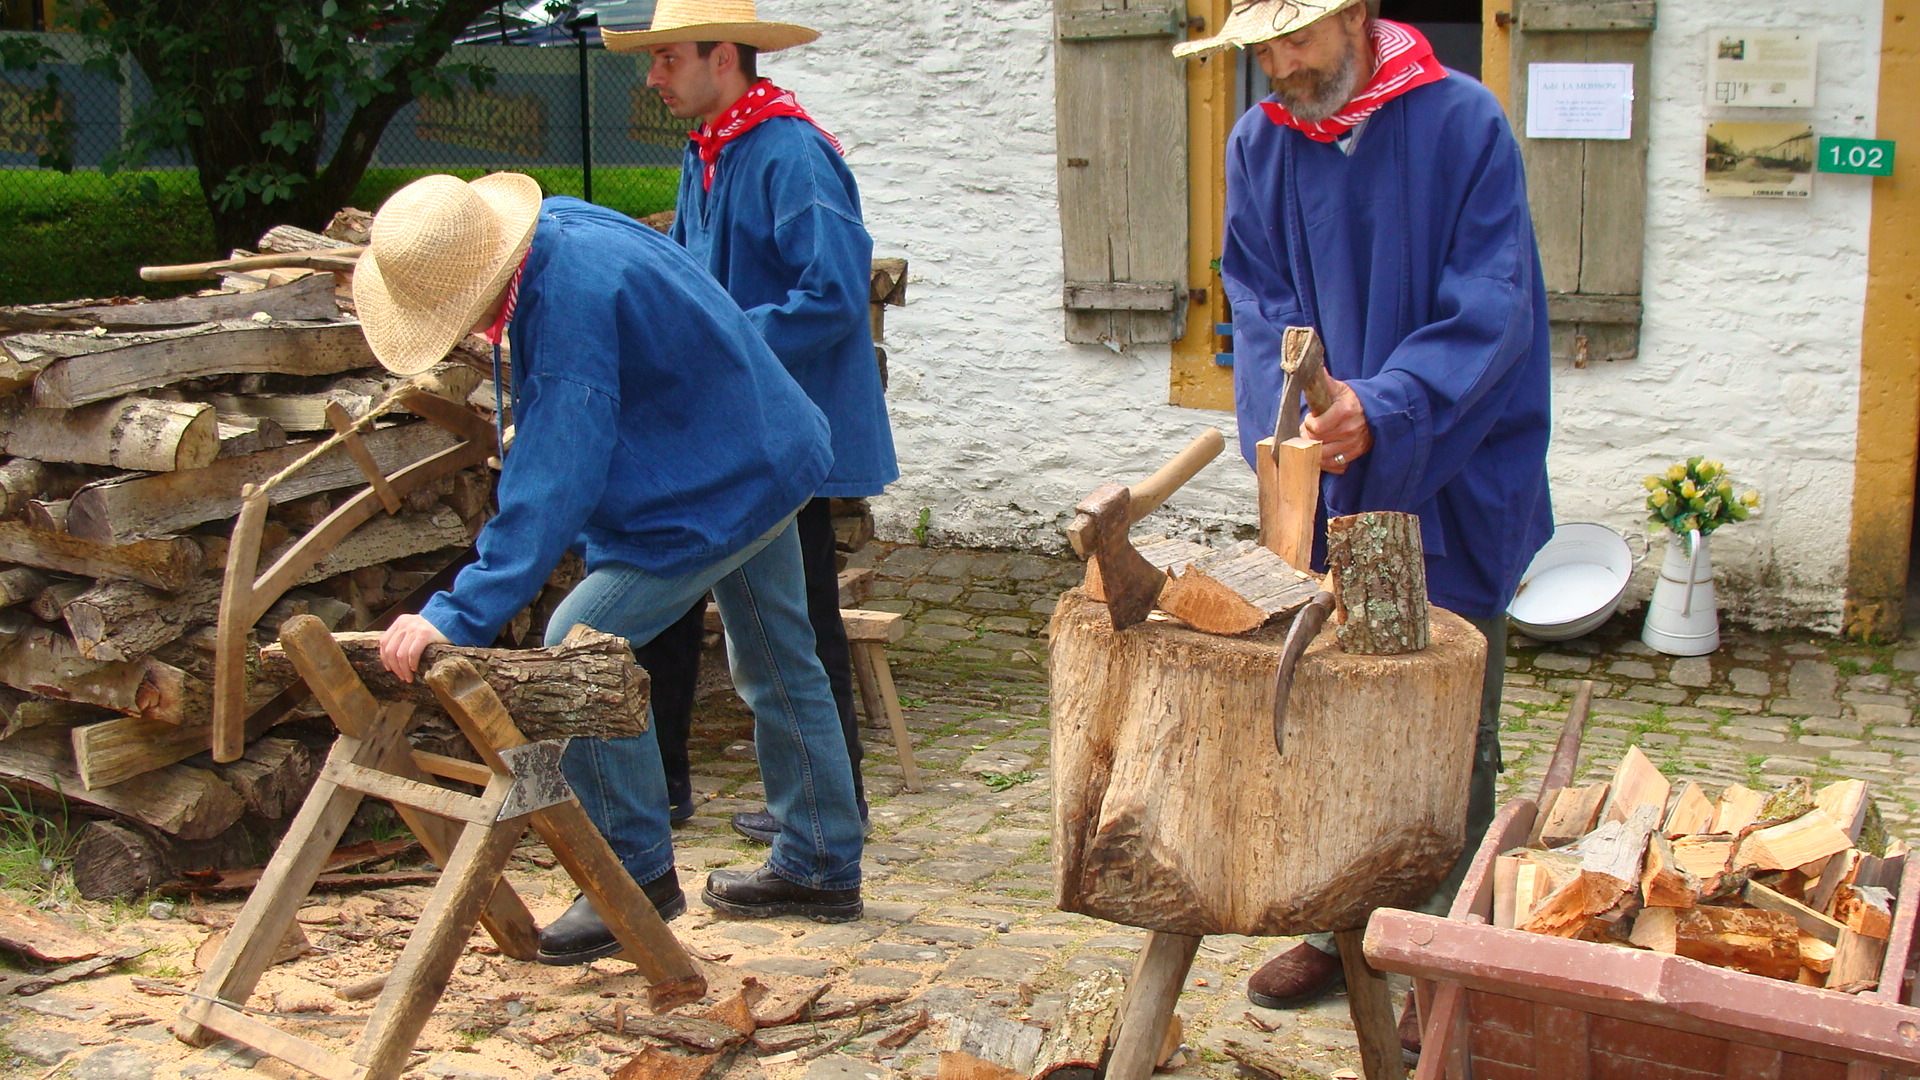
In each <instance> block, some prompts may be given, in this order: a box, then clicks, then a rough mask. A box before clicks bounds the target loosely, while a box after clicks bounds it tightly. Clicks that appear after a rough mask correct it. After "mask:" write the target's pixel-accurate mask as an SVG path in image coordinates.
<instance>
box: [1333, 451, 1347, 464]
mask: <svg viewBox="0 0 1920 1080" xmlns="http://www.w3.org/2000/svg"><path fill="white" fill-rule="evenodd" d="M1333 463H1334V464H1335V465H1345V464H1346V463H1347V455H1345V454H1335V455H1333Z"/></svg>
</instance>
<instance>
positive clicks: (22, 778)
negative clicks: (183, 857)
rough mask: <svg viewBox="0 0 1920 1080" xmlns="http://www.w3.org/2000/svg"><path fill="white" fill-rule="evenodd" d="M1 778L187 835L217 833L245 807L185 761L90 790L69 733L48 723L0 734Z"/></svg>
mask: <svg viewBox="0 0 1920 1080" xmlns="http://www.w3.org/2000/svg"><path fill="white" fill-rule="evenodd" d="M0 784H3V785H5V786H7V787H10V788H14V789H15V790H18V791H24V792H27V793H29V794H32V795H34V796H36V797H45V798H49V799H52V800H56V801H57V800H61V799H64V800H67V801H69V802H79V803H85V804H87V805H89V806H96V807H99V808H100V809H102V810H105V811H108V812H109V813H112V814H114V815H116V816H119V817H125V818H130V819H132V820H134V821H139V822H143V823H145V824H148V825H151V826H153V827H154V828H156V829H159V830H161V831H162V832H166V833H170V834H172V835H174V836H177V837H179V838H181V839H182V840H205V839H207V838H209V837H213V836H218V835H220V834H221V833H223V832H225V831H226V830H227V828H228V827H229V826H231V825H232V824H233V823H234V822H236V821H238V820H239V819H240V815H241V813H242V812H243V811H244V809H245V806H244V804H242V803H241V801H240V796H239V795H238V794H237V793H235V791H234V790H233V788H231V787H229V786H227V784H226V783H225V782H224V781H222V780H221V779H220V778H219V777H217V776H215V775H214V774H213V773H211V772H209V771H207V770H206V769H193V768H188V767H187V766H185V765H171V766H168V767H167V768H165V769H159V770H156V771H154V772H150V773H147V774H145V775H143V776H137V777H134V778H133V779H131V780H128V781H126V782H125V783H122V784H115V785H114V786H113V787H110V788H102V789H101V790H98V791H88V790H86V788H85V785H83V784H82V783H81V781H80V773H79V772H78V770H76V769H75V768H74V764H73V749H72V747H70V746H68V745H67V738H66V733H65V732H62V731H50V730H46V729H42V730H39V731H29V732H27V733H26V734H24V735H20V736H18V737H16V738H12V739H4V740H0Z"/></svg>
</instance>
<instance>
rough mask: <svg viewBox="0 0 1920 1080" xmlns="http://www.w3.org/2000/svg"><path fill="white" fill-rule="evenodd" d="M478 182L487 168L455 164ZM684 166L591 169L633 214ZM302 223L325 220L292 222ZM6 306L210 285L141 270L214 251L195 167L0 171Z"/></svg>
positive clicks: (366, 204) (576, 180)
mask: <svg viewBox="0 0 1920 1080" xmlns="http://www.w3.org/2000/svg"><path fill="white" fill-rule="evenodd" d="M429 171H431V170H424V169H369V170H367V172H366V174H365V175H364V176H363V177H361V180H360V184H359V186H358V187H356V188H355V189H354V192H353V197H352V199H351V200H350V202H351V203H352V205H354V206H358V207H360V208H361V209H365V210H375V209H378V208H379V206H380V204H381V203H382V202H384V201H386V198H387V196H388V195H391V194H392V193H393V192H394V191H396V190H398V189H399V188H400V187H402V186H404V185H405V184H407V183H408V182H410V181H412V180H414V179H416V178H418V177H421V176H425V175H427V174H428V172H429ZM449 171H451V172H452V173H453V175H456V176H460V177H462V178H464V179H472V178H474V177H477V176H481V175H483V174H484V173H486V172H488V171H491V170H487V169H454V170H449ZM528 175H530V176H532V177H533V178H534V179H535V180H537V181H539V182H540V187H541V190H542V191H544V192H546V193H547V194H550V195H573V196H579V195H581V194H582V192H583V191H584V189H585V185H584V177H583V175H582V173H581V170H579V169H530V170H528ZM679 183H680V170H678V169H664V168H622V169H595V170H594V171H593V195H594V201H595V202H597V203H599V204H600V205H602V206H607V207H610V208H612V209H614V210H618V211H620V212H621V213H624V214H631V215H633V216H634V217H644V216H646V215H648V214H653V213H657V212H659V211H661V210H669V209H672V208H673V202H674V194H675V191H676V189H677V188H678V186H679ZM292 224H297V225H304V226H309V227H313V226H317V225H323V224H325V223H324V222H293V223H292ZM0 251H4V252H5V253H6V256H5V257H4V258H0V304H45V303H54V302H57V301H62V300H75V299H80V298H82V297H94V298H106V297H112V296H146V297H150V298H153V299H161V298H164V297H170V296H182V295H185V294H187V293H190V292H193V291H195V290H197V289H201V288H205V287H206V286H207V285H208V284H210V283H209V282H178V283H172V284H155V283H152V282H145V281H141V280H140V274H139V268H140V267H142V266H155V265H163V264H172V263H188V262H201V261H204V260H207V259H212V258H216V257H218V256H220V255H224V254H225V252H216V251H214V250H213V219H212V217H210V216H209V214H208V212H207V208H206V203H205V201H204V200H203V199H202V197H201V194H200V181H199V176H198V174H197V173H195V172H193V171H191V170H172V171H164V172H161V171H155V172H140V173H119V174H116V175H113V176H103V175H102V174H100V173H98V172H91V171H85V170H79V171H75V172H73V173H57V172H52V171H49V170H37V169H6V170H0Z"/></svg>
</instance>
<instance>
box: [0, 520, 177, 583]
mask: <svg viewBox="0 0 1920 1080" xmlns="http://www.w3.org/2000/svg"><path fill="white" fill-rule="evenodd" d="M0 561H4V562H10V563H20V564H22V565H25V566H37V567H40V568H41V569H43V570H59V571H62V572H64V573H69V574H81V575H84V576H86V577H90V578H98V579H102V580H105V581H138V582H140V583H142V584H144V585H151V586H153V587H154V588H156V589H164V590H166V591H168V592H177V591H178V590H180V589H184V588H186V587H187V586H188V585H189V584H190V583H192V582H193V580H194V579H195V578H198V577H199V576H200V574H201V572H202V571H203V570H205V569H206V566H207V557H206V552H205V550H204V549H202V548H201V546H200V545H199V544H196V543H194V542H193V541H192V540H191V539H189V538H187V537H184V536H174V537H168V538H166V539H161V540H138V541H134V542H133V543H129V544H124V545H121V546H118V547H114V546H111V545H108V544H101V543H97V542H95V541H92V540H85V539H81V538H80V537H77V536H70V535H67V534H65V533H57V532H46V531H43V530H40V529H32V528H28V527H27V526H25V525H22V524H20V523H19V522H17V521H0Z"/></svg>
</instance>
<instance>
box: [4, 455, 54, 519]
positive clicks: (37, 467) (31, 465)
mask: <svg viewBox="0 0 1920 1080" xmlns="http://www.w3.org/2000/svg"><path fill="white" fill-rule="evenodd" d="M46 489H47V467H46V466H45V465H42V464H41V463H40V462H38V461H35V460H33V459H32V458H23V457H16V458H14V459H13V460H11V461H9V462H7V463H6V464H4V465H0V517H12V516H13V515H15V514H17V513H19V512H20V511H21V510H22V509H23V508H24V507H25V506H26V505H27V503H29V502H31V501H33V500H34V499H37V498H39V497H40V496H41V495H43V494H45V493H46Z"/></svg>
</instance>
